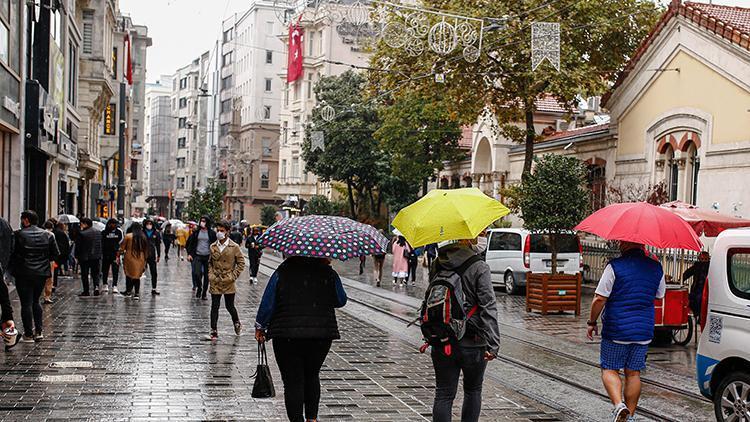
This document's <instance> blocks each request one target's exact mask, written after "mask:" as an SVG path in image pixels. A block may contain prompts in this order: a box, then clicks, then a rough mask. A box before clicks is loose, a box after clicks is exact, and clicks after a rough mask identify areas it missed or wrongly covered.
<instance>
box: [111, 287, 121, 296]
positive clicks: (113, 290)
mask: <svg viewBox="0 0 750 422" xmlns="http://www.w3.org/2000/svg"><path fill="white" fill-rule="evenodd" d="M112 293H115V294H116V293H120V291H119V290H117V286H112Z"/></svg>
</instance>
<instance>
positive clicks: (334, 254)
mask: <svg viewBox="0 0 750 422" xmlns="http://www.w3.org/2000/svg"><path fill="white" fill-rule="evenodd" d="M258 243H260V244H261V245H263V246H266V247H269V248H271V249H276V250H277V251H281V252H283V253H284V254H286V255H288V256H310V257H316V258H331V259H339V260H342V261H346V260H347V259H350V258H356V257H358V256H362V255H376V254H383V253H385V248H386V245H387V244H388V240H387V239H386V238H385V236H383V235H382V234H380V233H379V232H378V231H377V230H376V229H375V228H374V227H372V226H370V225H367V224H362V223H358V222H356V221H354V220H352V219H349V218H346V217H333V216H328V215H308V216H304V217H293V218H287V219H284V220H281V221H279V222H277V223H276V224H274V225H273V226H271V227H270V228H268V230H266V231H265V232H264V233H263V235H262V236H261V237H260V238H259V239H258Z"/></svg>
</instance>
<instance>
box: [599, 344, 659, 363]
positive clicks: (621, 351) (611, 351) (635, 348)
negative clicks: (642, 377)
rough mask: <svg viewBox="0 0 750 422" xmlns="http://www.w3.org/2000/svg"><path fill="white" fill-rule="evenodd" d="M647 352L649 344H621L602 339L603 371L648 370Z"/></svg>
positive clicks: (601, 358)
mask: <svg viewBox="0 0 750 422" xmlns="http://www.w3.org/2000/svg"><path fill="white" fill-rule="evenodd" d="M647 352H648V344H619V343H615V342H613V341H612V340H607V339H602V345H601V352H600V355H599V356H600V363H601V366H602V369H612V370H615V371H619V370H620V369H623V368H625V369H629V370H631V371H642V370H643V369H644V368H646V353H647Z"/></svg>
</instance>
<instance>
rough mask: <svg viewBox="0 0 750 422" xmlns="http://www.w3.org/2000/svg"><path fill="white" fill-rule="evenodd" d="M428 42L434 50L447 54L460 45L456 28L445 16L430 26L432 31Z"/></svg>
mask: <svg viewBox="0 0 750 422" xmlns="http://www.w3.org/2000/svg"><path fill="white" fill-rule="evenodd" d="M427 42H428V43H429V46H430V49H431V50H432V51H434V52H435V53H437V54H439V55H441V56H445V55H446V54H449V53H450V52H451V51H453V50H455V49H456V45H458V36H457V35H456V28H454V27H453V25H451V24H449V23H448V22H446V21H445V18H443V20H442V21H441V22H438V23H436V24H435V25H433V27H432V28H430V33H429V34H428V35H427Z"/></svg>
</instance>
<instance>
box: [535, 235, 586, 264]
mask: <svg viewBox="0 0 750 422" xmlns="http://www.w3.org/2000/svg"><path fill="white" fill-rule="evenodd" d="M530 236H531V265H530V267H531V272H533V273H549V272H552V252H551V251H552V249H551V247H550V240H549V235H546V234H537V233H532V234H530ZM580 262H581V250H580V241H579V239H578V236H576V235H575V234H572V233H571V234H560V235H557V272H559V273H565V274H577V273H579V272H580V271H581V269H580Z"/></svg>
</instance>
